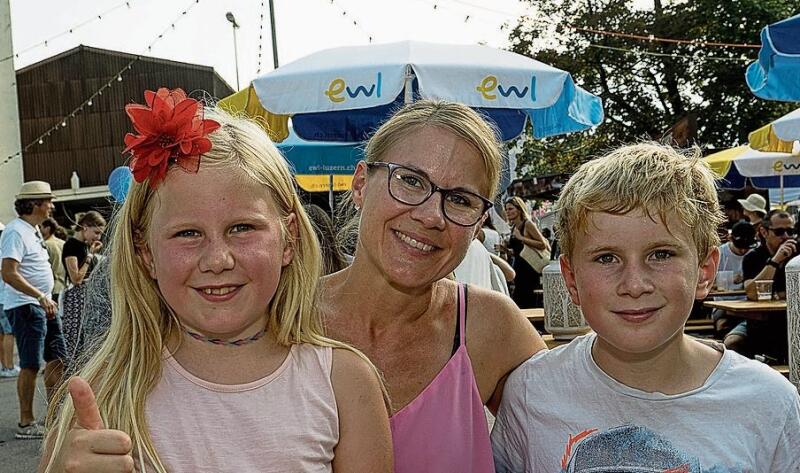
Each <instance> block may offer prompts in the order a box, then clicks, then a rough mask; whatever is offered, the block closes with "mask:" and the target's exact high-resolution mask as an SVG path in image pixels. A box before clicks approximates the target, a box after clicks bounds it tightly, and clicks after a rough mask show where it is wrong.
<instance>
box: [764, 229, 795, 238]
mask: <svg viewBox="0 0 800 473" xmlns="http://www.w3.org/2000/svg"><path fill="white" fill-rule="evenodd" d="M767 230H769V231H771V232H772V233H773V235H775V236H777V237H782V236H784V235H789V236H790V237H793V236H795V235H797V231H796V230H795V229H794V228H768V229H767Z"/></svg>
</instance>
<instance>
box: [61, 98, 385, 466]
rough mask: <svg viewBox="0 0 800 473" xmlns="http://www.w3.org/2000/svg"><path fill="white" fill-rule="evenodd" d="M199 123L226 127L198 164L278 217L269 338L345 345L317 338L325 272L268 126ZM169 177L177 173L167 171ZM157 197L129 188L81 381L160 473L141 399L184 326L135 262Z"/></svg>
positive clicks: (69, 416) (67, 407)
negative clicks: (102, 310) (263, 198)
mask: <svg viewBox="0 0 800 473" xmlns="http://www.w3.org/2000/svg"><path fill="white" fill-rule="evenodd" d="M205 118H210V119H213V120H216V121H217V122H219V123H220V124H221V125H222V126H221V127H220V128H219V129H218V130H216V131H214V132H213V133H211V134H210V135H209V136H208V137H209V139H210V140H211V142H212V149H211V151H209V152H208V153H206V154H204V155H203V156H202V159H201V164H200V165H201V166H202V167H209V168H217V169H219V168H223V169H236V170H239V171H241V172H243V173H244V174H246V175H247V176H248V177H249V178H250V179H252V180H253V181H254V182H255V183H257V184H259V185H261V186H263V189H264V192H265V193H269V194H270V196H271V198H272V200H273V202H274V204H275V207H276V209H277V210H278V213H279V215H280V217H281V221H282V227H283V228H282V233H283V236H284V238H286V239H287V242H288V243H289V244H290V245H291V246H292V248H293V250H294V256H293V258H292V261H291V263H290V264H289V265H287V266H285V267H284V268H283V270H282V273H281V277H280V281H279V283H278V287H277V289H276V292H275V295H274V296H273V298H272V300H271V301H270V303H269V306H268V309H267V310H268V314H267V316H268V327H269V329H270V332H271V334H273V335H274V337H275V339H276V340H277V341H278V343H280V344H282V345H286V346H288V345H291V344H298V343H310V344H314V345H320V346H330V347H338V348H347V349H351V348H349V347H347V346H346V345H344V344H342V343H339V342H336V341H333V340H330V339H328V338H326V337H324V336H323V324H322V321H321V318H320V315H319V313H318V312H317V310H316V309H315V297H316V288H317V282H318V278H319V275H320V270H321V267H322V259H321V256H320V249H319V243H318V242H317V239H316V236H315V234H314V230H313V228H312V226H311V223H310V221H309V219H308V217H307V215H306V212H305V211H304V209H303V206H302V204H301V202H300V200H299V198H298V195H297V192H296V191H295V188H294V184H293V179H292V176H291V174H290V172H289V168H288V166H287V164H286V161H285V160H284V159H283V157H282V156H281V155H280V153H279V152H278V150H277V149H276V148H275V146H274V145H273V144H272V143H271V142H270V140H269V138H268V137H267V134H266V133H265V132H264V130H263V129H262V128H260V127H259V126H258V125H256V124H255V123H253V122H252V121H249V120H246V119H244V118H235V117H232V116H230V115H228V114H227V113H225V112H223V111H221V110H219V109H213V108H212V109H209V108H207V109H206V111H205ZM170 172H183V171H182V170H174V169H171V170H170ZM167 180H168V178H167ZM162 185H168V184H162ZM157 193H158V191H157V190H156V191H154V190H152V189H151V188H150V186H149V185H148V182H147V181H145V182H143V183H135V182H134V183H132V185H131V188H130V191H129V193H128V196H127V198H126V200H125V203H124V204H123V206H122V208H121V210H120V211H119V213H118V214H117V215H116V216H115V221H114V223H115V224H114V226H113V228H114V232H113V238H112V248H111V249H110V254H111V260H110V261H111V263H110V264H111V307H112V313H113V316H112V319H111V327H110V329H109V333H108V336H107V337H106V339H105V340H104V342H103V343H102V344H101V345H100V347H99V348H98V351H97V352H96V353H95V354H94V356H92V357H91V359H90V360H89V361H88V362H87V363H86V365H85V366H84V368H83V369H82V370H81V371H80V376H81V377H83V378H84V379H86V380H87V381H88V382H89V384H90V385H91V386H92V387H93V389H95V393H96V398H97V405H98V407H99V409H100V415H101V417H102V419H103V422H104V424H105V426H106V428H110V429H118V430H122V431H124V432H126V433H128V434H129V435H130V437H131V440H132V442H133V448H134V453H135V458H138V459H139V460H140V461H146V462H147V463H149V464H150V465H153V466H154V467H155V469H156V470H157V471H159V472H163V471H165V468H164V466H163V464H162V463H161V461H160V459H159V458H158V455H157V453H156V450H155V448H154V446H153V442H152V439H151V437H150V434H149V432H148V429H147V425H146V420H145V412H144V406H145V399H146V398H147V396H148V395H149V393H150V392H151V391H152V390H153V389H154V388H155V387H156V384H157V383H158V382H159V380H160V378H161V359H162V356H163V351H164V349H165V343H166V342H167V341H168V340H171V339H173V337H179V331H180V327H181V323H180V321H179V320H178V319H177V318H176V317H175V315H174V314H173V313H172V311H171V310H170V308H169V307H168V305H167V303H166V301H165V300H164V299H163V297H162V296H161V294H160V292H159V289H158V286H157V285H156V282H155V281H154V280H153V279H152V278H151V277H150V276H149V274H148V272H147V270H146V268H145V267H144V265H143V263H142V262H141V260H140V258H139V251H140V249H141V248H143V246H144V245H146V244H147V237H148V232H149V229H150V222H151V219H152V216H153V210H154V204H155V202H156V199H155V196H156V195H157ZM291 213H294V214H295V215H296V222H297V237H296V238H293V237H292V235H291V233H290V232H289V230H288V228H287V226H286V223H287V219H288V218H289V215H290V214H291ZM351 350H352V349H351ZM356 353H358V352H356ZM359 355H360V356H361V357H362V358H363V359H364V360H366V357H364V356H363V355H361V354H360V353H359ZM367 362H369V361H368V360H367ZM370 365H371V364H370ZM376 373H377V371H376ZM66 385H67V383H64V384H63V385H62V386H61V388H60V389H59V391H58V393H57V396H56V399H58V400H61V401H62V402H63V405H62V407H61V408H60V410H59V409H58V405H59V402H53V403H52V404H51V409H50V413H49V419H48V421H49V422H48V423H49V424H51V425H50V426H51V427H54V428H55V429H56V432H57V434H56V436H55V440H54V442H53V446H54V448H53V454H52V456H51V459H50V464H49V465H48V470H49V469H50V468H51V467H52V464H53V459H54V458H55V457H56V454H57V452H58V450H59V449H60V448H62V446H63V442H64V438H65V435H66V433H67V432H68V431H69V429H70V427H71V425H72V422H73V416H74V406H73V404H72V400H71V399H70V397H69V396H67V386H66Z"/></svg>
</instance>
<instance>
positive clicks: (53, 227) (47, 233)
mask: <svg viewBox="0 0 800 473" xmlns="http://www.w3.org/2000/svg"><path fill="white" fill-rule="evenodd" d="M39 228H40V229H41V231H42V237H44V244H45V245H47V254H49V255H50V267H51V268H52V269H53V284H54V285H53V300H54V301H56V302H58V301H59V300H60V298H61V293H62V292H63V291H64V282H65V280H66V273H65V270H64V262H63V261H62V260H61V253H62V251H63V250H64V240H62V239H61V238H59V237H58V236H57V235H56V233H58V229H59V225H58V222H56V220H55V219H54V218H53V217H47V218H46V219H44V221H43V222H42V223H41V224H40V225H39Z"/></svg>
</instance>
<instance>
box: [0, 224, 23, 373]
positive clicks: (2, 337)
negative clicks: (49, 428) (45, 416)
mask: <svg viewBox="0 0 800 473" xmlns="http://www.w3.org/2000/svg"><path fill="white" fill-rule="evenodd" d="M4 228H5V225H3V224H2V223H0V238H2V236H3V229H4ZM2 257H3V256H2V255H0V261H2ZM5 284H6V283H4V282H3V278H0V365H2V367H0V378H15V377H16V376H17V375H19V366H14V334H13V333H12V331H11V323H10V322H9V321H8V317H6V313H5V311H4V310H3V288H4V287H5Z"/></svg>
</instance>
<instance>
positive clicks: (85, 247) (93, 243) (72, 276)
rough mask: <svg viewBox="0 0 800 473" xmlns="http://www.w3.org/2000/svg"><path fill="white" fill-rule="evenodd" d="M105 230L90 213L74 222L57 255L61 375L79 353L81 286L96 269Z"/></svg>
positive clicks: (103, 222)
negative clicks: (61, 275)
mask: <svg viewBox="0 0 800 473" xmlns="http://www.w3.org/2000/svg"><path fill="white" fill-rule="evenodd" d="M105 227H106V220H105V219H104V218H103V216H102V215H100V214H99V213H98V212H95V211H94V210H92V211H89V212H86V213H85V214H83V215H81V216H80V217H79V218H78V222H77V227H76V231H75V235H73V236H71V237H69V238H67V241H66V242H64V249H63V250H62V253H61V261H62V264H63V265H64V268H65V269H66V281H65V285H64V287H66V289H65V290H64V295H63V298H62V300H61V301H60V302H61V322H62V324H63V331H64V343H65V345H66V348H67V357H66V359H65V360H64V372H65V373H72V372H73V370H74V369H75V362H76V360H78V359H79V358H80V356H81V354H82V352H83V344H84V337H83V333H84V327H83V325H84V318H83V303H84V300H85V295H86V285H85V284H84V282H85V281H86V280H87V279H89V275H90V274H91V273H92V270H93V269H94V267H95V266H96V265H97V261H98V257H97V253H98V252H99V251H100V249H101V248H102V247H103V243H102V242H101V241H100V237H101V236H102V235H103V230H105Z"/></svg>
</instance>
